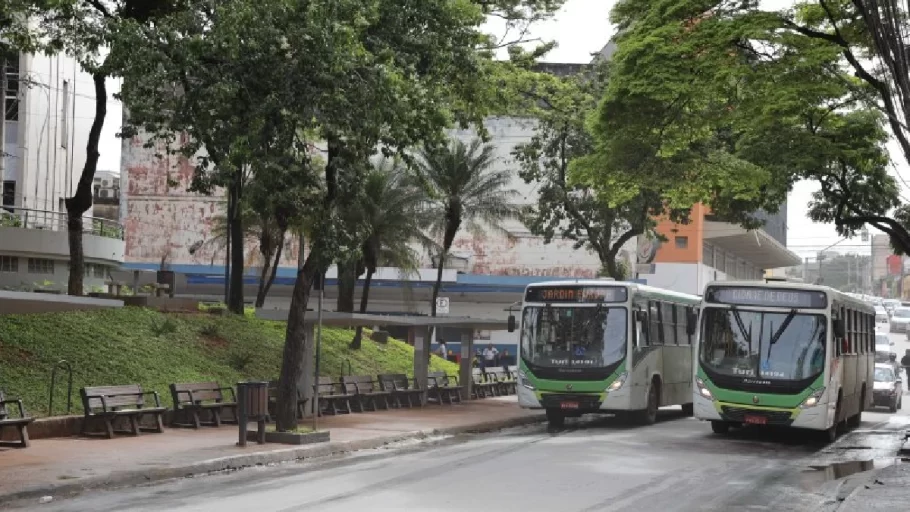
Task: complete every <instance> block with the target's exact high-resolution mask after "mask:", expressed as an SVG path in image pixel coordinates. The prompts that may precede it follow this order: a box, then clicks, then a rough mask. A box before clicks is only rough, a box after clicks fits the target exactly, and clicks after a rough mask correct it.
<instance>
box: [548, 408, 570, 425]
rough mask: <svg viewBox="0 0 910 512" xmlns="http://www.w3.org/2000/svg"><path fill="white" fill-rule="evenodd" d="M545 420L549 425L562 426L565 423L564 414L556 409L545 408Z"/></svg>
mask: <svg viewBox="0 0 910 512" xmlns="http://www.w3.org/2000/svg"><path fill="white" fill-rule="evenodd" d="M547 422H549V424H550V427H553V428H562V427H564V426H565V424H566V415H565V414H563V413H562V411H560V410H557V409H547Z"/></svg>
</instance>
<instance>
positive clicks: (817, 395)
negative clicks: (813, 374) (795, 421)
mask: <svg viewBox="0 0 910 512" xmlns="http://www.w3.org/2000/svg"><path fill="white" fill-rule="evenodd" d="M824 394H825V388H824V386H822V387H820V388H818V389H816V390H815V392H814V393H812V394H811V395H809V396H807V397H806V399H805V400H803V403H801V404H799V406H800V407H801V408H803V409H808V408H809V407H815V406H816V405H818V402H819V400H821V399H822V395H824Z"/></svg>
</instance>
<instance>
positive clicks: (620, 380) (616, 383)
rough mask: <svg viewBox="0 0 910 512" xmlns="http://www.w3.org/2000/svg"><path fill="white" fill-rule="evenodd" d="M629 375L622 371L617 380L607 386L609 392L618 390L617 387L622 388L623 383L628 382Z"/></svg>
mask: <svg viewBox="0 0 910 512" xmlns="http://www.w3.org/2000/svg"><path fill="white" fill-rule="evenodd" d="M628 375H629V374H628V373H626V372H622V373H620V374H619V376H617V377H616V380H614V381H613V383H612V384H610V385H609V386H607V392H610V391H616V390H617V389H619V388H621V387H622V385H623V384H625V383H626V377H627V376H628Z"/></svg>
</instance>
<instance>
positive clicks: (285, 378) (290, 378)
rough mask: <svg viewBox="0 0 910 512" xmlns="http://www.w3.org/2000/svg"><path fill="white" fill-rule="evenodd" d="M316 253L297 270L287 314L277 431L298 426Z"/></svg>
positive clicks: (316, 267) (276, 419)
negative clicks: (300, 390)
mask: <svg viewBox="0 0 910 512" xmlns="http://www.w3.org/2000/svg"><path fill="white" fill-rule="evenodd" d="M314 252H315V251H310V254H309V256H307V258H306V261H305V262H304V264H303V267H301V268H300V270H298V271H297V280H296V281H295V282H294V291H293V293H292V295H291V309H290V311H289V312H288V327H287V331H286V332H285V341H284V351H283V353H282V357H281V375H280V377H279V379H278V400H277V403H276V404H275V429H276V430H277V431H279V432H287V431H290V430H293V429H295V428H296V427H297V383H298V382H300V378H301V377H302V376H303V371H304V368H303V354H304V351H305V349H306V344H307V343H312V342H313V340H308V339H307V336H306V332H307V329H306V325H305V319H306V308H307V303H308V302H309V300H310V291H311V289H312V287H313V279H314V278H315V277H316V274H317V273H318V272H319V269H318V265H316V258H315V256H314Z"/></svg>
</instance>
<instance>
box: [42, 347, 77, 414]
mask: <svg viewBox="0 0 910 512" xmlns="http://www.w3.org/2000/svg"><path fill="white" fill-rule="evenodd" d="M60 369H63V370H66V373H67V380H66V414H69V413H70V412H72V410H73V365H71V364H70V363H69V361H67V360H66V359H61V360H60V361H57V364H55V365H54V369H53V370H51V388H50V392H49V393H48V398H47V415H48V416H53V415H54V388H55V387H57V370H60Z"/></svg>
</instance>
